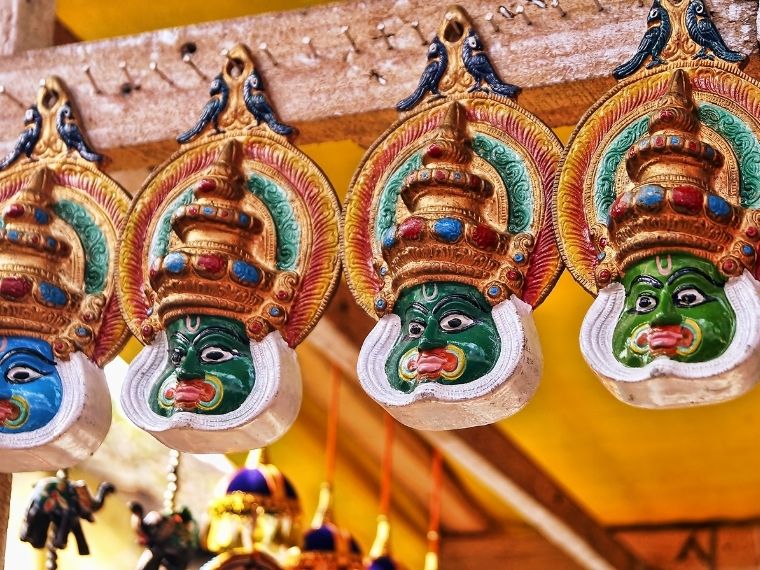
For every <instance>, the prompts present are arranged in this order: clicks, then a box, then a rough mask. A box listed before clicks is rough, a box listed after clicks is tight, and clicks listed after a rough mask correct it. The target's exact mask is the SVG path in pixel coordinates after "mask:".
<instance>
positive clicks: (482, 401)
mask: <svg viewBox="0 0 760 570" xmlns="http://www.w3.org/2000/svg"><path fill="white" fill-rule="evenodd" d="M491 314H492V317H493V320H494V324H495V325H496V330H497V332H498V333H499V337H500V338H501V351H500V353H499V357H498V359H497V361H496V363H495V364H494V366H493V368H492V369H491V370H490V371H489V372H488V373H486V374H485V375H483V376H481V377H480V378H477V379H475V380H473V381H471V382H469V383H467V384H459V385H444V384H438V383H436V382H427V383H424V384H419V385H417V387H415V389H414V391H413V392H412V393H411V394H404V393H403V392H401V391H399V390H396V389H395V388H393V387H392V386H391V385H390V381H389V380H388V376H387V374H386V372H385V364H386V362H387V360H388V358H389V356H390V353H391V350H392V349H393V346H394V345H395V344H396V341H397V339H398V338H399V337H400V336H401V333H402V331H401V319H400V318H399V317H398V316H397V315H395V314H391V315H386V316H385V317H383V318H382V319H380V321H378V323H377V324H376V325H375V327H374V328H373V329H372V331H371V332H370V334H369V335H368V336H367V338H366V339H365V341H364V344H363V345H362V348H361V352H360V353H359V362H358V364H357V373H358V375H359V380H360V381H361V384H362V387H363V388H364V390H365V391H366V392H367V393H368V394H369V395H370V396H371V397H372V398H373V399H374V400H375V401H377V402H378V403H379V404H380V405H381V406H383V407H384V408H385V409H387V410H388V411H389V412H390V413H391V414H392V415H393V416H394V417H395V418H396V419H397V420H399V421H400V422H401V423H403V424H406V425H408V426H410V427H413V428H415V429H424V430H447V429H459V428H466V427H472V426H477V425H486V424H490V423H493V422H496V421H498V420H500V419H503V418H505V417H508V416H511V415H513V414H515V413H517V412H518V411H519V410H520V409H521V408H522V407H523V406H525V404H526V403H527V402H528V400H530V398H531V397H532V396H533V394H534V393H535V391H536V388H537V387H538V382H539V379H540V377H541V371H542V367H543V360H542V356H541V344H540V342H539V340H538V332H537V331H536V327H535V323H534V322H533V315H532V313H531V307H530V305H527V304H526V303H524V302H522V301H521V300H519V299H517V298H516V297H512V298H510V299H508V300H506V301H503V302H502V303H499V304H498V305H496V306H495V307H494V308H493V311H492V313H491Z"/></svg>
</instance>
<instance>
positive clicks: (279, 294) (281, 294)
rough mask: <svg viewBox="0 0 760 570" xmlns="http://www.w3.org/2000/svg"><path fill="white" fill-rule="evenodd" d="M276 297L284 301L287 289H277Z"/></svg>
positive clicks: (286, 296)
mask: <svg viewBox="0 0 760 570" xmlns="http://www.w3.org/2000/svg"><path fill="white" fill-rule="evenodd" d="M277 298H278V299H279V300H280V301H284V300H285V299H287V298H288V292H287V291H277Z"/></svg>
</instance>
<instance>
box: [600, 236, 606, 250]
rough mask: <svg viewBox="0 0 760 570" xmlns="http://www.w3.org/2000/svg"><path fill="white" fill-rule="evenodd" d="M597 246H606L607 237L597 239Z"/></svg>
mask: <svg viewBox="0 0 760 570" xmlns="http://www.w3.org/2000/svg"><path fill="white" fill-rule="evenodd" d="M599 246H600V247H602V248H605V247H607V238H602V239H600V240H599Z"/></svg>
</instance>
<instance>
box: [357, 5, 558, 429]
mask: <svg viewBox="0 0 760 570" xmlns="http://www.w3.org/2000/svg"><path fill="white" fill-rule="evenodd" d="M518 91H519V89H518V88H516V87H515V86H513V85H510V84H508V83H504V82H503V81H501V79H500V78H499V76H498V74H497V73H496V71H495V70H494V69H493V67H492V65H491V62H490V60H489V59H488V56H487V55H486V53H485V52H484V48H483V45H482V42H481V40H480V37H479V35H478V34H477V32H476V31H475V29H474V28H473V26H472V22H471V21H470V18H469V17H468V15H467V14H466V12H465V11H464V10H463V9H462V8H460V7H458V6H452V7H450V8H448V9H447V11H446V13H445V15H444V18H443V20H442V24H441V27H440V30H439V32H438V36H437V37H436V38H434V39H433V41H432V42H431V44H430V47H429V51H428V63H427V66H426V67H425V70H424V72H423V74H422V78H421V79H420V84H419V87H418V89H417V90H416V91H415V92H414V93H413V94H412V95H410V96H409V97H408V98H407V99H404V100H403V101H401V102H400V103H399V104H398V105H397V108H398V109H399V110H401V111H403V113H402V115H401V116H400V118H399V120H398V121H397V122H396V123H395V124H394V125H392V126H391V127H390V128H389V129H388V131H386V133H384V134H383V135H382V136H381V137H380V138H379V139H378V140H377V141H376V142H375V144H374V145H373V146H372V147H371V148H370V149H369V151H368V152H367V154H366V155H365V157H364V160H363V161H362V163H361V165H360V166H359V168H358V169H357V171H356V173H355V175H354V178H353V180H352V182H351V188H350V191H349V195H348V197H347V198H346V204H345V208H344V224H343V242H344V244H343V259H344V267H345V272H346V280H347V282H348V285H349V287H350V289H351V291H352V293H353V295H354V297H355V298H356V300H357V301H358V303H359V304H360V305H361V306H362V307H363V308H364V309H365V310H366V311H367V312H368V313H369V314H370V315H372V316H373V317H376V318H379V322H378V323H377V325H376V326H375V328H374V329H373V330H372V332H371V333H370V335H369V336H368V337H367V339H366V340H365V341H364V344H363V346H362V350H361V354H360V357H359V363H358V368H357V371H358V375H359V379H360V381H361V383H362V387H363V388H364V390H365V391H366V392H367V393H368V394H369V395H370V396H371V397H372V398H373V399H375V400H376V401H377V402H378V403H379V404H381V405H382V406H383V407H384V408H386V409H387V410H388V412H389V413H391V414H392V415H393V416H394V417H395V418H396V419H398V420H399V421H400V422H402V423H404V424H406V425H408V426H411V427H414V428H417V429H432V430H442V429H457V428H465V427H471V426H475V425H483V424H488V423H492V422H495V421H498V420H500V419H502V418H504V417H507V416H509V415H512V414H514V413H516V412H517V411H519V410H520V409H521V408H522V407H523V406H524V405H525V404H526V403H527V402H528V400H529V399H530V398H531V396H532V395H533V393H534V392H535V390H536V388H537V386H538V381H539V378H540V375H541V368H542V358H541V348H540V343H539V340H538V333H537V331H536V329H535V325H534V322H533V316H532V311H533V309H534V308H535V307H536V306H537V305H539V304H540V303H541V301H542V300H543V299H544V298H545V297H546V295H548V293H549V291H550V290H551V288H552V287H553V285H554V283H555V282H556V279H557V277H558V276H559V274H560V272H561V270H562V264H561V260H560V255H559V252H558V250H557V246H556V242H555V240H554V236H553V225H552V220H551V210H550V208H549V206H548V205H549V201H550V197H551V189H552V184H553V180H554V175H555V173H556V171H557V168H558V165H559V160H560V155H561V152H562V147H561V145H560V143H559V141H558V140H557V138H556V136H555V135H554V134H553V133H552V131H551V130H550V129H549V128H548V127H547V126H546V125H544V124H543V123H541V121H540V120H539V119H538V118H536V117H534V116H533V115H531V114H530V113H528V112H527V111H525V110H524V109H523V108H522V107H520V106H519V105H517V104H516V103H515V102H514V101H513V100H511V99H510V97H515V96H516V95H517V93H518Z"/></svg>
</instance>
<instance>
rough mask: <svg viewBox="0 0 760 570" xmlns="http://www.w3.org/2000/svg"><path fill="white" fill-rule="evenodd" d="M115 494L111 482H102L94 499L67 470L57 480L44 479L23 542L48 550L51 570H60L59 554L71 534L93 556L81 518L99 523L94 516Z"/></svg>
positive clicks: (28, 516) (36, 489)
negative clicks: (57, 560)
mask: <svg viewBox="0 0 760 570" xmlns="http://www.w3.org/2000/svg"><path fill="white" fill-rule="evenodd" d="M114 491H115V488H114V486H113V485H112V484H111V483H101V484H100V485H99V486H98V491H97V493H96V494H95V495H94V496H93V495H92V494H90V490H89V489H88V488H87V484H86V483H85V482H84V481H71V480H70V479H69V477H68V473H66V471H65V470H60V471H58V474H57V475H56V476H55V477H45V478H44V479H40V480H39V481H38V482H37V484H36V485H35V486H34V491H32V497H31V499H30V501H29V506H28V507H27V509H26V517H25V518H24V522H23V524H22V526H21V540H22V541H24V542H28V543H29V544H31V545H32V546H33V547H34V548H45V547H47V548H48V549H49V550H50V555H51V556H50V558H49V559H48V568H51V566H52V568H51V570H53V569H54V568H56V563H55V561H56V553H55V551H56V550H58V549H62V548H66V544H67V542H68V536H69V534H73V535H74V538H75V539H76V541H77V548H78V550H79V554H80V555H82V556H86V555H88V554H90V547H89V546H88V544H87V539H85V536H84V531H83V530H82V524H81V519H84V520H86V521H89V522H95V517H94V516H93V513H96V512H98V511H99V510H100V509H101V507H102V506H103V502H104V501H105V498H106V497H107V496H108V495H109V494H110V493H113V492H114Z"/></svg>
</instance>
